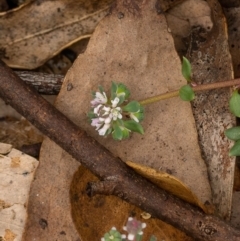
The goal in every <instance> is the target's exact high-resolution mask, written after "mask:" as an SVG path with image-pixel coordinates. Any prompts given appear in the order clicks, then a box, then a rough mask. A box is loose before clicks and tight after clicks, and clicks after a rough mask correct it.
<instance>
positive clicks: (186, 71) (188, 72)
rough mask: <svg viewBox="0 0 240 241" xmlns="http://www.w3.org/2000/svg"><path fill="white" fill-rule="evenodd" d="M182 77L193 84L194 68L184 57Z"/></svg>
mask: <svg viewBox="0 0 240 241" xmlns="http://www.w3.org/2000/svg"><path fill="white" fill-rule="evenodd" d="M182 75H183V77H184V78H185V79H186V80H187V82H189V83H190V82H191V80H192V79H191V78H192V67H191V63H190V62H189V60H188V59H187V58H185V57H183V62H182Z"/></svg>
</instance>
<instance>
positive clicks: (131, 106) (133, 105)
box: [122, 100, 140, 112]
mask: <svg viewBox="0 0 240 241" xmlns="http://www.w3.org/2000/svg"><path fill="white" fill-rule="evenodd" d="M122 109H123V111H127V112H138V111H139V110H140V104H139V103H138V102H137V101H135V100H134V101H131V102H129V103H128V104H127V105H126V106H123V108H122Z"/></svg>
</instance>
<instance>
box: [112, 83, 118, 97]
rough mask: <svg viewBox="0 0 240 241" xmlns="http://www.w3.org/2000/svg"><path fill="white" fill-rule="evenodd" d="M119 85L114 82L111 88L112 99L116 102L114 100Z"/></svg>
mask: <svg viewBox="0 0 240 241" xmlns="http://www.w3.org/2000/svg"><path fill="white" fill-rule="evenodd" d="M116 92H117V84H116V83H115V82H112V87H111V99H112V100H114V98H115V97H116V96H117V94H116Z"/></svg>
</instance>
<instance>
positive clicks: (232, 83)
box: [139, 78, 240, 105]
mask: <svg viewBox="0 0 240 241" xmlns="http://www.w3.org/2000/svg"><path fill="white" fill-rule="evenodd" d="M235 85H240V78H238V79H233V80H227V81H221V82H217V83H210V84H203V85H197V86H194V87H192V89H193V91H194V92H200V91H205V90H213V89H219V88H226V87H231V86H235ZM176 96H179V90H175V91H171V92H168V93H164V94H160V95H157V96H153V97H150V98H147V99H145V100H141V101H139V103H140V104H141V105H148V104H151V103H154V102H157V101H160V100H165V99H169V98H173V97H176Z"/></svg>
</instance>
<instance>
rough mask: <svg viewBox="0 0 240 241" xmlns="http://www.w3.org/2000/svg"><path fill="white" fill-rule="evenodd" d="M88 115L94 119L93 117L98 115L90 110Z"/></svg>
mask: <svg viewBox="0 0 240 241" xmlns="http://www.w3.org/2000/svg"><path fill="white" fill-rule="evenodd" d="M87 116H88V118H90V119H93V118H96V117H97V115H96V114H95V113H94V112H93V111H90V112H88V114H87Z"/></svg>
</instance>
